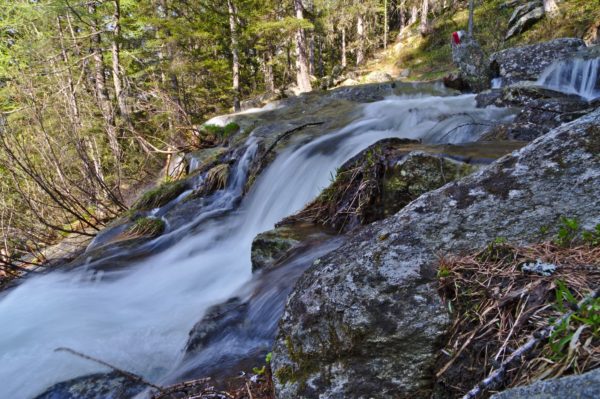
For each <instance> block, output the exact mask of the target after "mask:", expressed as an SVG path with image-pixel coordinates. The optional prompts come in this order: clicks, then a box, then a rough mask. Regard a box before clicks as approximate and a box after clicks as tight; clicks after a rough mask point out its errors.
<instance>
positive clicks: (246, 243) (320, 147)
mask: <svg viewBox="0 0 600 399" xmlns="http://www.w3.org/2000/svg"><path fill="white" fill-rule="evenodd" d="M509 118H510V115H508V114H507V111H506V110H498V109H494V108H486V109H476V108H475V101H474V96H471V95H468V96H459V97H412V98H408V97H393V98H389V99H387V100H384V101H380V102H377V103H372V104H368V105H365V106H364V116H363V117H362V118H360V119H359V120H357V121H356V122H354V123H352V124H350V125H349V126H347V127H346V128H343V129H341V130H339V131H336V132H332V133H330V134H328V135H326V136H323V137H320V138H318V139H316V140H313V141H312V142H310V143H308V144H300V142H301V141H302V140H301V139H302V137H298V139H297V141H296V143H297V144H295V145H294V144H292V145H290V146H289V147H288V149H287V150H286V151H284V152H283V153H282V154H280V155H279V156H278V157H277V159H276V160H275V161H274V162H273V164H272V165H271V166H270V167H269V168H268V169H267V170H266V171H265V172H264V173H263V175H262V176H261V177H260V178H259V179H258V181H257V182H256V184H255V186H254V189H253V190H252V191H251V192H250V193H249V195H248V197H247V198H246V199H245V200H244V201H243V203H242V205H241V206H240V208H239V209H238V210H233V211H231V212H230V213H229V214H228V216H226V217H224V218H220V219H219V220H218V221H215V220H211V219H207V214H208V213H210V212H213V211H217V210H219V209H225V210H227V209H230V208H232V207H233V204H234V201H235V198H237V196H238V195H239V193H240V192H241V191H240V190H241V187H242V186H243V184H244V180H245V174H246V169H247V166H248V163H249V160H250V159H251V157H252V155H253V153H254V150H255V146H256V143H254V141H253V140H254V139H253V138H252V137H251V138H250V142H249V148H248V150H247V152H246V155H245V162H240V163H239V164H238V166H237V168H236V170H235V172H234V173H235V175H234V179H231V183H230V185H229V187H228V189H227V190H223V191H222V192H220V194H219V195H218V196H217V198H216V200H215V201H213V202H212V203H211V204H210V208H211V209H209V210H208V211H207V212H202V213H200V214H198V215H190V225H195V224H198V223H200V221H199V220H200V219H202V220H203V223H204V225H203V226H206V227H205V228H203V229H202V230H201V231H200V232H196V233H194V234H193V235H192V234H190V235H187V236H186V237H185V238H183V239H180V240H178V242H176V243H175V244H174V245H172V246H171V247H170V248H168V249H166V250H164V251H163V252H161V253H159V254H157V255H155V256H152V257H150V258H148V259H145V260H143V261H141V262H140V263H139V264H137V265H135V266H133V267H131V268H128V270H127V271H126V272H123V271H121V272H119V271H116V272H106V273H105V274H104V276H103V278H101V279H100V278H97V277H98V276H97V275H96V276H95V277H91V276H92V275H91V274H90V273H89V272H86V271H75V272H69V273H62V272H55V273H51V274H48V275H44V276H40V277H36V278H32V279H30V280H28V281H26V282H25V283H24V284H21V285H20V286H18V287H17V288H15V289H13V290H12V291H10V292H9V293H8V294H5V295H4V297H0V398H10V399H20V398H25V399H27V398H31V397H33V396H35V395H36V394H39V393H41V392H42V391H43V390H44V389H45V388H47V387H48V386H50V385H52V384H54V383H56V382H59V381H64V380H66V379H69V378H73V377H76V376H80V375H84V374H88V373H91V372H97V371H107V370H105V369H103V368H101V367H100V366H98V365H96V364H94V363H91V362H89V361H86V360H83V359H79V358H76V357H73V356H72V355H70V354H67V353H64V352H59V353H57V352H55V351H54V349H56V348H58V347H69V348H72V349H74V350H77V351H80V352H83V353H86V354H88V355H90V356H94V357H97V358H100V359H103V360H105V361H107V362H109V363H112V364H114V365H116V366H118V367H120V368H122V369H126V370H129V371H132V372H134V373H137V374H141V375H143V376H145V377H146V378H147V379H149V380H151V381H154V382H157V383H162V382H164V378H165V376H168V375H172V374H173V373H174V372H175V370H176V369H177V366H178V363H179V362H180V361H181V351H182V349H183V347H184V345H185V343H186V340H187V337H188V332H189V330H190V329H191V327H192V326H193V325H194V324H195V323H196V322H197V321H198V320H200V319H201V317H202V315H203V313H204V311H205V310H206V309H207V307H209V306H210V305H213V304H216V303H220V302H222V301H223V300H225V299H227V298H229V297H231V296H232V295H234V294H237V293H238V292H240V291H243V289H242V287H243V286H244V285H245V284H246V283H248V281H250V278H251V266H250V246H251V242H252V239H253V238H254V237H255V236H256V234H257V233H259V232H261V231H264V230H267V229H269V228H271V227H272V226H273V225H274V223H276V222H277V221H279V220H280V219H281V218H283V217H284V216H287V215H289V214H291V213H293V212H295V211H297V210H299V209H301V208H302V206H303V205H304V204H306V203H307V202H308V201H309V200H311V199H312V198H314V197H315V196H316V195H317V194H318V192H319V191H320V190H321V189H322V188H324V187H325V186H326V185H327V184H328V182H329V180H330V176H331V175H332V173H334V171H335V168H336V167H339V166H340V165H341V164H342V163H343V162H344V161H346V160H347V159H349V158H350V157H352V156H353V155H355V154H357V153H358V152H360V151H361V150H362V149H364V148H365V147H367V146H369V145H370V144H373V143H374V142H376V141H378V140H380V139H383V138H388V137H406V138H415V139H417V138H420V139H422V140H423V141H424V142H430V143H440V142H451V143H459V142H464V141H469V140H473V139H475V138H476V137H477V136H478V135H479V133H480V131H481V130H482V129H483V127H482V126H481V125H480V124H479V123H481V122H484V121H489V120H498V119H504V120H507V119H509ZM194 218H196V219H198V220H193V219H194ZM205 219H206V220H205ZM179 230H181V229H179ZM109 276H112V277H114V278H106V277H109Z"/></svg>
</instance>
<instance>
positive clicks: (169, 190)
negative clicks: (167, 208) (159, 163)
mask: <svg viewBox="0 0 600 399" xmlns="http://www.w3.org/2000/svg"><path fill="white" fill-rule="evenodd" d="M187 189H188V183H187V182H186V181H185V180H177V181H174V182H167V183H163V184H161V185H160V186H158V187H155V188H153V189H151V190H149V191H146V192H145V193H144V194H143V195H142V196H141V197H140V198H139V199H138V200H137V201H136V202H135V204H133V206H132V207H131V208H132V209H133V210H134V211H149V210H152V209H154V208H159V207H161V206H163V205H166V204H167V203H169V202H171V201H172V200H174V199H175V198H177V197H178V196H179V195H181V193H183V192H184V191H185V190H187Z"/></svg>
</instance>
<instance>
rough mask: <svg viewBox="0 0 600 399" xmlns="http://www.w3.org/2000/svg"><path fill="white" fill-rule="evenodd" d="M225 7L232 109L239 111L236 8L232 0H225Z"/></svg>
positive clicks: (238, 58)
mask: <svg viewBox="0 0 600 399" xmlns="http://www.w3.org/2000/svg"><path fill="white" fill-rule="evenodd" d="M227 9H228V11H229V31H230V34H231V55H232V58H233V62H232V72H233V110H234V112H238V111H240V109H241V107H240V55H239V48H238V46H239V45H238V34H237V22H236V15H237V12H236V8H235V4H233V0H227Z"/></svg>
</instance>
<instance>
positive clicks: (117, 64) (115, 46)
mask: <svg viewBox="0 0 600 399" xmlns="http://www.w3.org/2000/svg"><path fill="white" fill-rule="evenodd" d="M113 6H114V13H113V25H114V27H113V40H112V46H111V47H112V49H111V52H112V75H113V85H114V87H115V97H116V99H117V105H118V107H119V112H120V114H121V116H122V117H123V118H125V119H129V114H128V112H127V107H126V105H125V98H124V93H123V82H122V81H121V61H120V57H121V55H120V48H119V40H120V38H121V1H120V0H113Z"/></svg>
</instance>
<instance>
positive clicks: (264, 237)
mask: <svg viewBox="0 0 600 399" xmlns="http://www.w3.org/2000/svg"><path fill="white" fill-rule="evenodd" d="M330 237H331V235H329V234H327V233H325V232H324V231H323V229H322V228H321V227H318V226H315V225H313V224H304V223H298V224H294V225H291V226H280V227H277V228H276V229H273V230H269V231H266V232H264V233H261V234H259V235H257V236H256V237H255V238H254V240H253V241H252V252H251V255H250V258H251V260H252V272H253V273H254V272H256V271H258V270H271V269H273V268H274V267H276V266H277V265H278V264H279V263H280V262H281V261H283V260H284V259H285V258H287V257H288V256H290V255H291V254H292V253H293V252H294V251H296V250H301V249H302V248H305V247H307V246H308V247H310V246H312V245H313V244H315V243H317V242H319V241H324V240H326V239H328V238H330Z"/></svg>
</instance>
